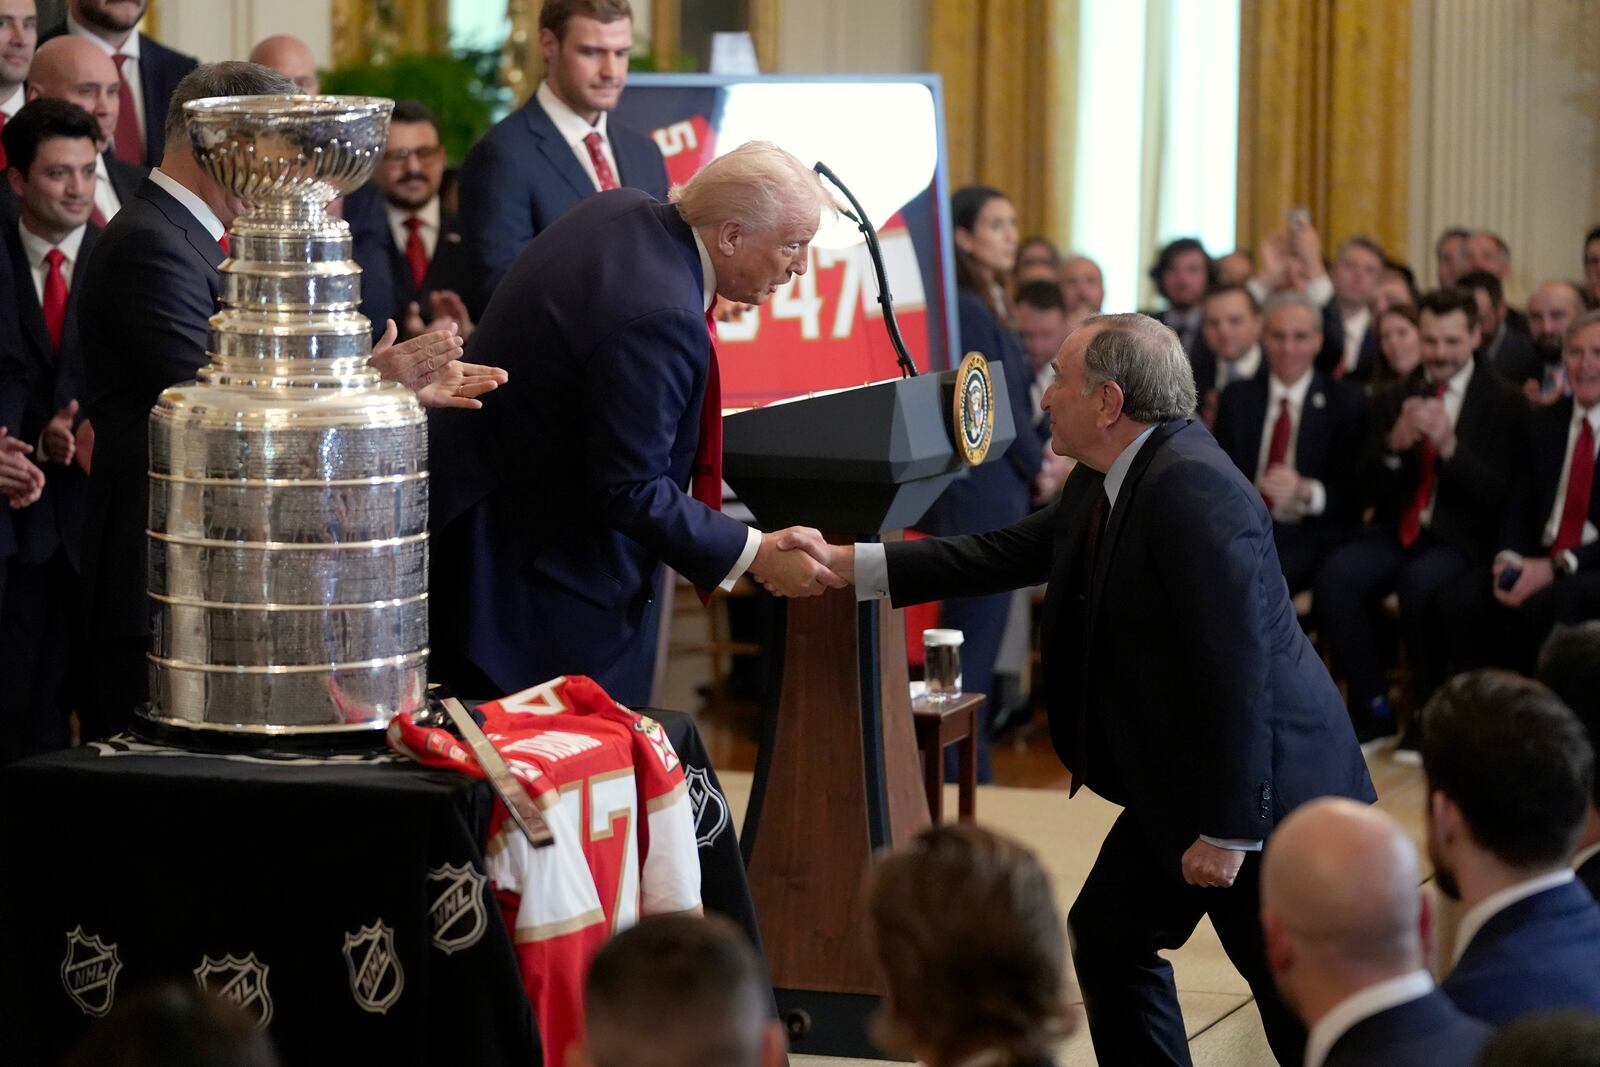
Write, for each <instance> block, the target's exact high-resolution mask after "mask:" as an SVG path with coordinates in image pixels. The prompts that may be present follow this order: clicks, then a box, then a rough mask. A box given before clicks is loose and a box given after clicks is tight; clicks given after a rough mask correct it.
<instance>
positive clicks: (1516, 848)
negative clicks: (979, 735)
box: [1422, 670, 1600, 1026]
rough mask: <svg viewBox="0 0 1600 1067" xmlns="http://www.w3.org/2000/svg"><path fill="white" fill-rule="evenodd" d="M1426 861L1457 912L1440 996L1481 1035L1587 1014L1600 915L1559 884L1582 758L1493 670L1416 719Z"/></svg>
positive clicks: (1582, 784)
mask: <svg viewBox="0 0 1600 1067" xmlns="http://www.w3.org/2000/svg"><path fill="white" fill-rule="evenodd" d="M1422 770H1423V774H1424V776H1425V777H1426V779H1427V785H1428V794H1427V801H1426V805H1427V806H1426V815H1427V820H1426V821H1427V835H1428V856H1429V858H1430V859H1431V860H1432V861H1433V869H1434V875H1435V878H1436V880H1437V881H1438V884H1439V889H1440V890H1441V891H1442V892H1443V893H1445V895H1447V896H1449V897H1451V898H1452V899H1455V900H1459V901H1460V902H1461V908H1462V913H1461V922H1460V925H1459V926H1458V927H1457V929H1456V944H1455V960H1454V966H1453V967H1452V968H1451V970H1450V973H1449V975H1448V976H1447V977H1446V978H1445V980H1444V983H1443V988H1444V991H1445V993H1446V994H1448V995H1449V997H1450V999H1451V1000H1453V1001H1455V1003H1456V1006H1457V1007H1459V1008H1460V1009H1461V1010H1462V1011H1464V1012H1466V1013H1467V1014H1468V1015H1471V1016H1473V1017H1474V1018H1478V1019H1482V1020H1483V1021H1484V1022H1486V1023H1489V1024H1490V1025H1491V1026H1504V1025H1506V1024H1507V1023H1509V1022H1512V1021H1513V1020H1515V1019H1518V1018H1520V1017H1521V1016H1524V1015H1528V1014H1531V1013H1533V1012H1546V1011H1557V1010H1561V1009H1566V1008H1576V1009H1580V1010H1583V1011H1590V1012H1600V905H1597V904H1596V903H1595V900H1594V898H1593V897H1592V896H1590V894H1589V891H1588V889H1587V888H1585V887H1584V885H1583V884H1582V883H1580V882H1578V881H1577V880H1576V878H1575V877H1574V876H1573V873H1572V857H1573V852H1574V851H1575V849H1576V847H1577V844H1578V840H1579V835H1580V834H1581V833H1582V831H1583V824H1584V819H1585V818H1586V816H1587V813H1588V809H1589V798H1590V796H1591V795H1592V790H1593V785H1594V779H1593V775H1594V751H1593V749H1592V748H1591V747H1590V745H1589V739H1588V738H1587V737H1585V736H1584V730H1583V726H1582V725H1581V724H1580V723H1579V722H1578V720H1577V717H1576V716H1574V715H1573V714H1572V712H1571V711H1569V710H1568V709H1567V707H1566V705H1564V704H1562V703H1561V701H1560V699H1559V698H1557V697H1556V695H1555V694H1554V693H1552V692H1550V690H1548V689H1546V688H1545V687H1544V686H1542V685H1540V684H1539V683H1537V682H1532V681H1529V680H1527V679H1525V678H1521V677H1518V676H1517V675H1514V674H1509V673H1506V672H1502V671H1492V670H1489V671H1472V672H1469V673H1467V674H1460V675H1457V676H1456V677H1455V678H1453V679H1451V680H1450V682H1448V683H1447V684H1446V685H1445V686H1444V687H1443V688H1441V689H1440V690H1439V692H1438V693H1437V694H1436V695H1435V696H1434V699H1433V700H1432V701H1430V702H1429V703H1428V706H1427V708H1425V709H1424V711H1423V715H1422Z"/></svg>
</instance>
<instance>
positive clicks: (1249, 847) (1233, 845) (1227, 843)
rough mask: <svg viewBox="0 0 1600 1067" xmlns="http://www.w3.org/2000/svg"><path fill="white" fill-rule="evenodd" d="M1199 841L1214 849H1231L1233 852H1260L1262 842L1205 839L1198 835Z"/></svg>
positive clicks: (1240, 838) (1230, 838)
mask: <svg viewBox="0 0 1600 1067" xmlns="http://www.w3.org/2000/svg"><path fill="white" fill-rule="evenodd" d="M1200 840H1202V841H1204V842H1205V843H1206V844H1208V845H1212V846H1214V847H1216V848H1226V849H1232V850H1233V851H1234V852H1260V851H1261V846H1262V844H1263V842H1261V841H1250V840H1248V839H1246V838H1243V837H1207V836H1206V835H1205V834H1201V835H1200Z"/></svg>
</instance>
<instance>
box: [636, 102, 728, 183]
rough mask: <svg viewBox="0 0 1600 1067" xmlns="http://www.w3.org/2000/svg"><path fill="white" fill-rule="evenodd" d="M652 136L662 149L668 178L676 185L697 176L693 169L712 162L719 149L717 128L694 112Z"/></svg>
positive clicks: (695, 169) (653, 132) (655, 131)
mask: <svg viewBox="0 0 1600 1067" xmlns="http://www.w3.org/2000/svg"><path fill="white" fill-rule="evenodd" d="M650 137H651V138H652V139H653V140H654V141H655V143H656V147H657V148H659V149H661V158H662V159H664V160H666V162H667V181H668V182H670V183H671V184H673V185H681V184H683V183H684V182H686V181H688V180H689V179H690V178H692V177H694V172H695V171H697V170H699V169H700V168H701V167H703V166H705V165H706V164H707V163H708V162H710V160H711V159H712V158H713V156H714V155H715V154H716V150H717V131H716V130H713V129H712V128H711V123H709V122H708V121H706V117H705V116H704V115H691V116H689V117H688V118H686V119H684V120H683V121H681V122H674V123H673V124H672V125H671V126H663V127H661V128H660V129H659V130H654V131H652V132H651V134H650Z"/></svg>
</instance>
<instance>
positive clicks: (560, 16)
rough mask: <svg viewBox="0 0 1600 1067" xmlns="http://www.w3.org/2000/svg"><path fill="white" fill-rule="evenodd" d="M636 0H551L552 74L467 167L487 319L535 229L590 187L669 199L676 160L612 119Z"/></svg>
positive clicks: (546, 26)
mask: <svg viewBox="0 0 1600 1067" xmlns="http://www.w3.org/2000/svg"><path fill="white" fill-rule="evenodd" d="M632 49H633V8H632V7H631V6H630V5H629V3H628V0H545V3H544V7H543V8H542V9H541V10H540V12H539V51H540V52H541V53H542V54H543V55H544V64H545V71H546V75H545V79H544V81H542V82H540V83H539V91H538V92H536V93H535V94H534V96H533V99H531V100H529V101H528V102H527V103H526V104H524V105H523V106H522V107H521V108H520V109H518V110H517V111H515V112H513V113H512V114H510V115H508V116H506V117H505V118H504V119H502V120H501V121H500V122H498V123H496V124H495V126H494V128H493V129H491V130H490V131H489V132H488V133H487V134H485V135H484V136H483V138H482V139H481V140H479V141H478V143H477V144H475V145H473V146H472V150H471V151H470V152H468V153H467V158H466V161H465V162H464V163H463V164H462V166H461V228H462V235H463V236H464V237H465V239H466V244H467V252H468V258H469V260H470V263H471V266H472V270H473V275H474V277H476V278H477V279H478V285H477V292H475V293H471V294H463V295H466V297H467V305H468V307H469V309H470V310H471V312H472V316H473V317H474V318H482V316H483V309H484V307H485V306H486V305H487V304H488V303H489V297H490V296H491V295H493V293H494V290H495V287H496V286H498V285H499V284H500V280H501V279H502V278H504V277H505V274H506V271H507V269H508V268H510V266H511V263H512V261H513V260H515V259H516V258H517V255H518V254H519V253H520V252H521V251H522V249H523V247H524V246H526V245H527V243H528V242H529V241H531V240H533V238H534V235H536V234H537V233H539V231H541V230H543V229H544V228H545V227H546V226H548V225H550V223H552V222H554V221H555V220H556V219H557V218H558V217H559V216H560V215H561V214H562V213H563V212H564V211H566V210H567V208H569V207H571V206H572V205H573V204H575V203H577V202H578V201H579V200H581V199H583V198H584V197H586V196H588V195H590V194H591V193H595V192H599V191H603V190H606V189H615V188H617V187H618V186H623V185H626V186H630V187H632V188H635V189H643V190H644V191H645V192H647V193H649V194H650V195H651V196H653V197H655V198H656V199H657V200H662V201H664V200H666V198H667V165H666V163H665V162H663V161H662V159H661V150H660V149H659V148H657V147H656V146H655V143H654V142H653V141H651V140H650V138H649V137H647V136H645V135H644V134H642V133H636V132H634V131H633V130H629V129H626V128H624V127H620V126H610V125H608V123H607V121H606V120H607V117H608V116H607V113H608V112H609V111H611V109H612V108H614V107H616V106H617V101H618V100H620V99H621V97H622V88H623V86H624V85H625V84H626V83H627V80H628V53H629V52H630V51H631V50H632Z"/></svg>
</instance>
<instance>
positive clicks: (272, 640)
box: [140, 97, 428, 748]
mask: <svg viewBox="0 0 1600 1067" xmlns="http://www.w3.org/2000/svg"><path fill="white" fill-rule="evenodd" d="M392 106H393V104H392V102H391V101H388V100H377V99H366V98H360V97H224V98H215V99H210V100H199V101H195V102H193V103H190V104H187V105H185V111H186V112H187V114H188V120H189V137H190V141H191V144H192V145H193V148H194V153H195V156H196V157H197V158H198V159H199V160H200V162H201V164H202V166H203V167H204V168H205V169H206V170H207V172H209V173H210V174H211V176H212V177H213V178H215V179H216V180H217V181H218V182H219V183H220V184H221V185H222V187H223V188H224V189H227V190H229V191H231V192H233V193H234V194H236V195H238V196H240V197H242V198H244V199H245V200H247V201H249V202H250V203H252V204H253V205H254V209H253V210H251V211H249V212H247V213H246V214H244V215H241V216H240V217H239V219H238V220H237V221H236V222H235V224H234V227H233V230H232V233H231V235H230V241H229V256H230V258H228V259H227V260H225V261H224V263H223V264H222V266H221V268H220V269H221V272H222V279H223V284H222V310H221V311H219V312H218V313H217V314H216V315H214V316H213V317H212V319H211V349H210V353H209V354H210V357H211V363H210V365H209V366H207V367H206V368H205V369H203V370H202V371H200V373H199V378H198V381H195V382H191V383H184V384H182V385H177V386H174V387H172V388H170V389H168V390H166V391H165V392H164V393H162V394H161V398H160V400H159V401H158V402H157V404H156V406H155V409H154V410H153V412H152V414H151V420H150V531H149V537H150V573H149V579H150V596H151V598H152V599H153V601H154V603H155V609H156V612H155V628H154V640H153V649H152V653H151V657H150V663H151V668H150V682H151V684H150V694H151V705H150V707H149V709H148V710H147V711H146V712H144V713H143V714H142V716H141V722H140V725H141V728H142V729H143V731H144V732H146V733H152V734H155V735H157V736H159V737H161V738H162V739H164V740H172V739H173V738H177V739H178V740H179V743H185V742H186V741H187V742H189V743H196V744H200V745H202V746H205V747H224V748H226V747H240V748H251V747H259V746H261V745H263V744H270V745H287V746H288V747H307V746H308V745H309V746H310V747H325V746H329V745H331V746H333V747H347V746H349V745H350V744H352V743H353V744H354V745H356V746H365V745H379V744H381V743H382V737H383V729H384V727H385V726H386V725H387V723H388V720H389V719H390V717H391V716H393V715H395V714H396V713H398V712H414V711H417V710H419V709H421V707H422V706H423V703H424V688H425V679H426V674H427V655H428V649H427V643H428V610H427V609H428V533H427V517H428V473H427V462H428V437H427V423H426V420H425V418H424V415H423V411H422V408H421V406H420V405H419V404H418V403H417V401H416V398H415V397H414V396H413V395H412V393H411V392H410V391H409V390H408V389H406V388H405V387H403V386H401V385H398V384H395V383H391V382H384V381H381V380H380V379H379V377H378V374H377V373H376V372H375V371H374V370H372V369H371V368H370V367H369V366H368V365H367V359H368V357H369V355H370V353H371V345H372V334H371V325H370V323H369V322H368V321H367V319H365V318H364V317H363V316H361V315H360V314H359V313H358V312H357V311H356V306H357V304H358V303H359V300H360V290H361V281H360V276H361V270H360V268H359V267H358V266H356V264H355V262H354V261H353V260H352V258H351V239H350V227H349V226H347V225H346V224H345V222H344V221H343V220H342V219H339V218H335V217H333V216H332V215H330V214H329V213H328V211H327V205H328V203H329V202H330V201H332V200H333V199H334V198H335V197H338V196H342V195H344V194H345V193H348V192H350V191H351V190H353V189H355V188H357V187H358V186H360V185H361V184H362V183H363V182H364V181H366V180H367V178H368V176H369V175H371V173H372V171H373V169H374V168H375V167H376V165H377V163H378V159H379V157H380V156H381V155H382V153H383V150H384V144H385V141H386V140H387V138H388V128H389V112H390V109H391V108H392Z"/></svg>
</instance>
